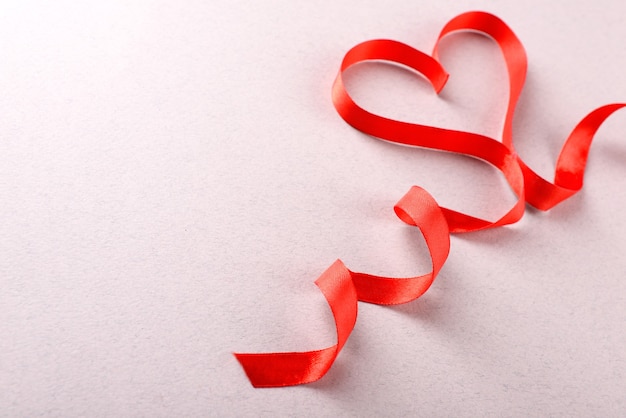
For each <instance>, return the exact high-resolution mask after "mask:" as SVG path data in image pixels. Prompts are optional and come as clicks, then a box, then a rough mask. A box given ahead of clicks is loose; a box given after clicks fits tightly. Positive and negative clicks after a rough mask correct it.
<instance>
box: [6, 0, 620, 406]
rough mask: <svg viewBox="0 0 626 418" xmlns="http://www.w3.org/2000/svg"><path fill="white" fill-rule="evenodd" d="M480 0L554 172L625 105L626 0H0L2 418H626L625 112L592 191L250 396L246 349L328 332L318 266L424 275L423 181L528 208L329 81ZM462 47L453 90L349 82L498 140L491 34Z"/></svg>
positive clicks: (536, 152) (494, 176)
mask: <svg viewBox="0 0 626 418" xmlns="http://www.w3.org/2000/svg"><path fill="white" fill-rule="evenodd" d="M472 9H481V10H486V11H490V12H492V13H495V14H497V15H499V16H500V17H501V18H503V19H504V20H505V21H506V22H507V23H508V24H509V25H510V26H511V27H512V28H513V30H514V31H515V32H516V33H517V35H518V36H519V37H520V38H521V40H522V42H523V43H524V44H525V46H526V48H527V51H528V56H529V60H530V66H529V77H528V82H527V85H526V89H525V91H524V93H523V97H522V99H521V103H520V105H519V112H518V114H517V116H516V119H515V133H516V136H517V140H516V144H517V148H518V151H519V153H520V154H521V155H522V156H523V157H524V158H525V159H526V161H527V162H528V164H529V165H530V166H531V167H533V168H535V169H536V170H538V171H539V172H540V173H541V174H544V175H546V176H548V177H550V178H551V173H552V170H553V167H554V161H555V159H556V156H557V154H558V151H559V149H560V146H561V143H562V141H563V140H564V138H565V137H566V136H567V134H568V133H569V131H570V130H571V129H572V128H573V126H574V125H575V124H576V123H577V122H578V121H579V120H580V119H581V118H582V117H583V116H584V115H585V114H586V113H587V112H589V111H590V110H592V109H593V108H595V107H598V106H600V105H603V104H606V103H610V102H615V101H625V100H626V76H625V75H624V71H625V68H626V50H625V49H624V42H625V41H626V25H625V24H624V22H625V21H626V3H624V2H620V1H618V0H613V1H604V0H598V1H593V2H592V1H550V2H547V1H540V0H528V1H523V2H504V1H487V0H485V1H466V0H462V1H457V0H455V1H452V0H446V1H442V0H437V1H435V0H432V1H426V0H423V1H399V0H398V1H373V0H367V1H358V2H357V1H339V2H338V1H330V0H323V1H314V2H300V3H297V2H293V1H287V0H272V1H264V2H252V1H232V2H206V1H187V2H176V1H171V0H170V1H144V2H141V1H134V2H126V1H85V2H81V1H62V2H43V1H41V2H34V1H3V2H2V3H1V4H0V415H1V416H39V415H44V416H63V417H72V416H111V417H112V416H268V417H270V416H287V415H289V416H307V415H311V416H381V415H389V416H401V415H413V416H429V417H432V416H458V417H460V416H468V417H473V416H538V415H539V416H603V417H608V416H624V414H626V399H625V398H626V395H624V394H625V393H626V351H625V350H624V347H625V346H626V330H625V327H626V325H625V323H626V296H625V295H626V283H625V282H624V280H623V279H624V272H625V271H626V258H625V257H624V251H625V250H626V238H625V236H626V234H625V233H626V219H625V217H624V212H623V208H624V207H625V206H626V193H625V192H624V189H625V188H626V181H625V180H624V177H625V176H624V175H625V174H626V143H624V139H626V138H625V137H626V113H623V112H624V111H622V112H621V113H617V114H615V115H614V116H613V117H612V118H611V119H610V120H609V121H608V122H607V123H606V125H605V126H604V127H602V129H601V130H600V132H599V134H598V137H597V143H596V144H595V145H594V146H593V150H592V154H591V158H590V166H589V170H588V175H587V177H586V186H585V189H584V191H583V192H582V193H580V194H579V195H578V196H576V197H574V198H572V199H571V200H570V201H568V202H566V203H564V204H562V205H561V206H559V207H558V208H556V209H554V210H552V211H551V212H549V213H539V212H537V211H535V210H532V209H531V210H529V211H528V212H527V214H526V215H525V217H524V219H523V220H522V222H520V223H519V224H517V225H515V226H512V227H507V228H502V229H499V230H494V231H489V232H482V233H476V234H473V235H465V236H457V237H454V238H453V240H452V249H451V254H450V258H449V261H448V263H447V264H446V265H445V267H444V269H443V271H442V272H441V275H440V276H439V277H438V279H437V280H436V282H435V284H434V285H433V287H432V288H431V290H430V291H429V292H428V293H427V294H426V295H425V296H424V297H423V298H421V299H420V300H418V301H416V302H413V303H410V304H408V305H405V306H399V307H394V308H384V307H379V306H373V305H365V304H360V305H359V309H360V311H359V318H358V321H357V325H356V328H355V330H354V332H353V334H352V336H351V338H350V340H349V341H348V343H347V345H346V346H345V348H344V350H343V352H342V353H341V355H340V356H339V358H338V360H337V363H336V364H335V366H334V367H333V368H332V369H331V371H330V372H329V373H328V375H327V376H326V377H324V378H323V379H322V380H321V381H319V382H317V383H314V384H311V385H307V386H301V387H293V388H284V389H263V390H259V389H256V390H255V389H253V388H252V387H251V386H250V384H249V383H248V381H247V379H246V378H245V375H244V373H243V371H242V369H241V368H240V367H239V365H238V364H237V363H236V361H235V359H234V358H233V357H232V355H231V352H232V351H243V352H257V351H281V350H289V351H290V350H308V349H316V348H322V347H325V346H328V345H330V344H332V343H333V342H334V327H333V323H332V317H331V315H330V312H329V309H328V308H327V306H326V304H325V302H324V300H323V297H322V296H321V294H320V293H319V292H318V290H317V288H316V287H315V286H314V284H313V282H314V280H315V279H316V278H317V277H318V275H319V274H320V273H321V272H322V271H323V270H324V269H326V267H328V266H329V265H330V264H331V263H332V262H333V261H334V260H335V259H336V258H341V259H342V260H343V261H344V262H345V263H346V264H347V265H348V266H349V267H350V268H352V269H354V270H357V271H367V272H372V273H381V274H387V275H408V274H416V273H419V272H425V271H426V270H427V269H428V257H427V255H426V252H425V248H424V245H423V243H422V242H421V236H420V234H419V232H418V231H416V230H412V229H410V228H408V227H406V226H405V225H404V224H402V223H401V222H400V221H398V220H397V219H395V216H394V214H393V211H392V206H393V204H394V203H395V202H396V201H397V200H398V199H399V198H400V197H401V196H402V195H403V194H404V193H405V191H406V190H408V188H409V187H410V186H411V185H413V184H418V185H420V186H422V187H425V188H427V189H428V190H429V191H430V192H431V193H432V194H433V195H434V196H435V198H437V199H438V200H439V202H440V203H441V204H444V205H447V206H450V207H453V208H458V209H461V210H466V211H469V212H470V213H473V214H477V215H481V216H486V217H491V218H492V219H493V218H494V217H495V216H496V215H498V214H500V213H502V211H503V210H505V209H506V208H507V207H508V205H510V203H511V202H512V197H511V193H510V192H509V191H508V189H507V187H506V185H505V184H504V183H503V180H502V178H501V176H500V175H499V174H498V173H497V172H496V171H495V170H494V169H492V168H490V167H488V166H486V165H484V164H482V163H480V162H477V161H474V160H471V159H468V158H463V157H457V156H451V155H445V154H440V153H437V152H433V151H427V150H415V149H408V148H405V147H399V146H394V145H391V144H386V143H382V142H380V141H376V140H373V139H371V138H368V137H366V136H364V135H362V134H360V133H359V132H356V131H354V130H353V129H352V128H350V127H349V126H347V125H346V124H345V123H344V122H343V121H342V120H341V119H340V118H339V117H338V116H337V115H336V113H335V111H334V109H333V107H332V104H331V101H330V86H331V83H332V81H333V79H334V76H335V74H336V71H337V69H338V67H339V63H340V61H341V58H342V56H343V54H344V53H345V52H346V51H347V50H348V49H349V48H350V47H351V46H353V45H354V44H356V43H358V42H361V41H364V40H367V39H372V38H381V37H384V38H391V39H396V40H399V41H403V42H406V43H409V44H412V45H414V46H416V47H418V48H421V49H423V50H425V51H430V50H431V48H432V46H433V43H434V41H435V39H436V36H437V34H438V32H439V30H440V28H441V27H442V26H443V24H444V23H445V22H446V21H448V20H449V19H450V18H452V17H453V16H455V15H457V14H458V13H461V12H464V11H467V10H472ZM442 48H443V49H442V51H441V52H442V60H443V63H444V65H445V66H446V68H447V69H448V70H449V71H450V73H451V79H450V81H449V84H448V86H447V87H446V89H445V90H444V93H443V94H442V98H443V99H444V100H442V99H441V98H439V99H437V98H436V97H435V96H434V94H433V93H432V92H431V91H430V89H429V87H428V86H427V85H426V84H425V83H424V82H423V81H422V80H421V79H420V78H419V77H416V76H414V75H412V74H409V73H407V72H405V71H401V70H398V69H395V68H390V67H385V66H381V65H364V66H362V67H361V68H358V69H355V71H352V72H351V74H349V77H348V85H349V88H350V91H351V93H352V94H353V95H354V96H355V98H357V100H358V101H359V103H361V104H362V105H363V106H364V107H366V108H368V109H370V110H372V111H375V112H379V113H382V114H385V115H387V116H391V117H396V118H401V119H405V120H410V121H419V122H423V123H429V124H436V125H439V126H443V127H450V128H460V129H466V130H471V131H475V132H480V133H485V134H489V135H492V136H497V135H498V130H499V129H500V125H501V118H502V113H503V109H502V107H503V105H504V103H505V102H506V99H507V91H506V84H507V81H506V74H505V72H504V65H503V62H502V61H501V59H500V57H499V51H498V50H497V47H496V46H495V44H493V43H492V42H491V41H489V40H488V39H487V38H484V37H480V36H477V35H461V36H455V37H451V38H449V39H448V40H446V41H445V44H444V45H443V47H442Z"/></svg>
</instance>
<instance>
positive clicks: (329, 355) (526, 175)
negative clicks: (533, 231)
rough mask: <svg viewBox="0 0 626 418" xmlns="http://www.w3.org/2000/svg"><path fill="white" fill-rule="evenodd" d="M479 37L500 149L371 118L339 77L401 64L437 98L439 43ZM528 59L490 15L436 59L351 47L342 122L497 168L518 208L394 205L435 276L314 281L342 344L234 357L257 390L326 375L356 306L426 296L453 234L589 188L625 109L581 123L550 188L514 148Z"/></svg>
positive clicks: (400, 49)
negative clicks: (489, 43)
mask: <svg viewBox="0 0 626 418" xmlns="http://www.w3.org/2000/svg"><path fill="white" fill-rule="evenodd" d="M467 30H471V31H475V32H480V33H482V34H484V35H486V36H489V37H491V38H492V39H493V40H494V41H495V42H496V43H497V44H498V46H499V48H500V50H501V51H502V55H503V58H504V60H505V63H506V67H507V71H508V75H509V102H508V105H507V109H506V114H505V118H504V125H503V130H502V136H501V141H498V140H496V139H493V138H490V137H487V136H484V135H479V134H474V133H469V132H464V131H456V130H449V129H443V128H438V127H433V126H427V125H420V124H415V123H408V122H400V121H396V120H393V119H389V118H385V117H382V116H378V115H375V114H373V113H371V112H368V111H367V110H365V109H363V108H361V107H360V106H359V105H357V104H356V103H355V102H354V100H352V98H351V97H350V95H349V94H348V92H347V91H346V88H345V86H344V83H343V78H342V77H343V73H344V72H345V71H346V70H347V69H348V68H350V67H351V66H353V65H357V64H359V63H361V62H364V61H370V60H377V61H385V62H390V63H395V64H402V65H404V66H406V67H408V68H410V69H412V70H414V71H415V72H417V73H419V74H421V75H422V76H423V77H424V78H426V80H427V81H428V82H430V84H431V85H432V86H433V89H434V90H435V91H436V92H437V93H439V92H440V91H441V90H442V89H443V87H444V86H445V84H446V81H447V79H448V74H447V73H446V71H445V70H444V68H443V67H442V65H441V64H440V63H439V61H438V48H439V44H440V41H441V39H443V38H444V37H445V36H447V35H449V34H451V33H453V32H457V31H467ZM526 69H527V59H526V52H525V50H524V47H523V45H522V43H521V42H520V41H519V39H518V38H517V36H515V34H514V33H513V31H512V30H511V29H510V28H509V27H508V26H507V25H506V24H505V23H504V22H503V21H502V20H500V19H499V18H498V17H496V16H494V15H491V14H489V13H485V12H468V13H464V14H461V15H459V16H457V17H455V18H453V19H452V20H451V21H449V22H448V23H447V24H446V25H445V26H444V28H443V29H442V31H441V33H440V35H439V38H438V39H437V42H436V43H435V48H434V50H433V53H432V55H427V54H424V53H423V52H420V51H418V50H416V49H414V48H412V47H410V46H408V45H406V44H403V43H400V42H396V41H392V40H386V39H379V40H372V41H366V42H363V43H361V44H358V45H356V46H355V47H353V48H352V49H350V50H349V51H348V52H347V53H346V55H345V57H344V59H343V62H342V63H341V68H340V70H339V74H338V75H337V78H336V79H335V82H334V84H333V88H332V99H333V104H334V105H335V108H336V109H337V112H338V113H339V115H340V116H341V117H342V118H343V119H344V120H345V121H346V122H347V123H348V124H350V125H351V126H353V127H354V128H355V129H358V130H360V131H362V132H363V133H366V134H368V135H371V136H374V137H377V138H380V139H383V140H386V141H392V142H397V143H401V144H406V145H412V146H418V147H424V148H431V149H435V150H441V151H449V152H455V153H459V154H464V155H468V156H472V157H475V158H478V159H480V160H483V161H485V162H486V163H489V164H491V165H492V166H494V167H495V168H497V169H498V170H499V171H500V172H501V173H502V174H503V176H504V178H505V179H506V181H507V182H508V184H509V185H510V187H511V189H512V190H513V192H514V193H515V195H516V196H517V201H516V202H515V204H514V205H513V207H512V208H510V209H509V210H508V211H507V212H506V213H505V214H503V215H502V216H501V217H500V218H499V219H497V220H495V221H488V220H484V219H481V218H477V217H474V216H472V215H468V214H465V213H462V212H458V211H456V210H452V209H448V208H443V207H440V206H439V205H438V204H437V202H436V201H435V200H434V199H433V197H432V196H431V195H430V194H429V193H428V192H427V191H425V190H424V189H422V188H419V187H417V186H413V187H412V188H411V189H410V190H409V191H408V193H407V194H406V195H405V196H404V197H403V198H402V199H400V201H399V202H398V203H397V204H396V206H395V207H394V210H395V212H396V214H397V215H398V217H399V218H400V219H401V220H402V221H404V222H405V223H407V224H409V225H411V226H415V227H417V228H419V229H420V230H421V232H422V234H423V235H424V239H425V241H426V245H427V247H428V251H429V253H430V257H431V260H432V271H431V272H430V273H428V274H425V275H423V276H419V277H412V278H390V277H382V276H374V275H370V274H365V273H356V272H352V271H351V270H349V269H348V268H347V267H346V266H345V265H344V264H343V263H342V262H341V261H340V260H337V261H336V262H335V263H334V264H333V265H331V266H330V267H329V268H328V269H327V270H326V271H325V272H324V273H323V274H322V275H321V276H320V277H319V279H318V280H317V281H316V282H315V283H316V284H317V286H318V287H319V288H320V290H321V291H322V293H323V294H324V296H325V298H326V300H327V302H328V304H329V306H330V308H331V310H332V313H333V317H334V320H335V326H336V329H337V344H335V345H334V346H332V347H328V348H324V349H321V350H315V351H306V352H288V353H262V354H238V353H236V354H235V357H236V358H237V360H239V362H240V363H241V365H242V366H243V369H244V371H245V372H246V374H247V376H248V378H249V379H250V382H251V383H252V385H253V386H255V387H276V386H291V385H298V384H303V383H309V382H312V381H315V380H317V379H319V378H321V377H322V376H324V374H325V373H326V372H327V371H328V370H329V368H330V367H331V366H332V364H333V362H334V360H335V358H336V357H337V355H338V354H339V352H340V351H341V348H342V347H343V346H344V344H345V342H346V341H347V339H348V337H349V335H350V333H351V331H352V329H353V328H354V324H355V322H356V317H357V301H358V300H360V301H363V302H369V303H375V304H382V305H391V304H399V303H406V302H409V301H412V300H414V299H416V298H418V297H420V296H421V295H422V294H424V292H426V291H427V290H428V288H429V287H430V285H431V284H432V282H433V280H434V279H435V277H436V276H437V273H438V272H439V270H440V269H441V267H442V266H443V264H444V263H445V261H446V258H447V256H448V252H449V249H450V234H451V233H461V232H471V231H477V230H482V229H487V228H494V227H499V226H504V225H508V224H512V223H514V222H517V221H518V220H519V219H520V218H521V217H522V215H523V214H524V209H525V203H526V202H528V203H529V204H531V205H532V206H534V207H536V208H538V209H541V210H548V209H550V208H552V207H554V206H555V205H557V204H559V203H560V202H562V201H563V200H565V199H567V198H569V197H571V196H573V195H574V194H575V193H576V192H578V191H579V190H580V189H581V188H582V185H583V177H584V171H585V167H586V164H587V156H588V154H589V148H590V146H591V141H592V140H593V137H594V135H595V133H596V131H597V130H598V128H599V127H600V125H601V124H602V123H603V122H604V121H605V120H606V118H608V117H609V116H610V115H611V114H613V113H614V112H615V111H617V110H619V109H621V108H623V107H626V104H625V103H616V104H609V105H605V106H602V107H600V108H598V109H596V110H594V111H592V112H591V113H590V114H588V115H587V116H586V117H584V118H583V119H582V121H581V122H580V123H578V125H576V127H575V128H574V129H573V131H572V133H571V134H570V135H569V137H568V138H567V140H566V141H565V143H564V145H563V148H562V149H561V152H560V154H559V157H558V159H557V162H556V170H555V175H554V181H553V182H550V181H548V180H545V179H544V178H542V177H540V176H539V175H538V174H536V173H535V172H534V171H533V170H532V169H530V168H529V167H528V166H527V165H526V164H525V163H524V162H523V161H522V159H521V158H520V157H519V156H518V155H517V153H516V152H515V148H514V146H513V131H512V126H513V115H514V113H515V106H516V104H517V101H518V99H519V96H520V94H521V91H522V88H523V86H524V81H525V79H526Z"/></svg>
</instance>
